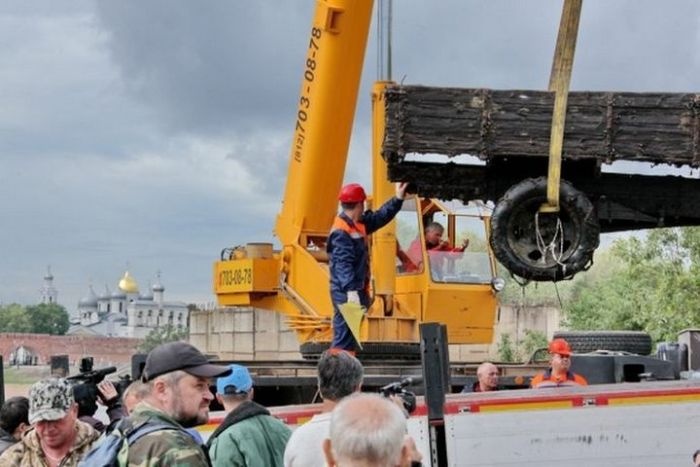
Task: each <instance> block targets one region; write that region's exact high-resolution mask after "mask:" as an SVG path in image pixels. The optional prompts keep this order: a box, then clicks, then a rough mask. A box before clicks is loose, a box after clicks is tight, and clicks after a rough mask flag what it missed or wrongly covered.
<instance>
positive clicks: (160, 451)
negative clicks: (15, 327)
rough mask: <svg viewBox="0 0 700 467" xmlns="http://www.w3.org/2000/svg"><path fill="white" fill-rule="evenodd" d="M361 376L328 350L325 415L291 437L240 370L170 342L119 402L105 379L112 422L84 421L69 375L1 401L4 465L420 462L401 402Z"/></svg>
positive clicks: (323, 371)
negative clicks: (219, 412)
mask: <svg viewBox="0 0 700 467" xmlns="http://www.w3.org/2000/svg"><path fill="white" fill-rule="evenodd" d="M362 378H363V367H362V364H361V363H360V362H359V361H358V360H357V359H356V358H355V357H354V356H353V355H351V354H350V353H348V352H345V351H337V350H329V351H327V352H325V353H324V354H323V355H322V356H321V358H320V360H319V363H318V388H319V391H320V394H321V397H322V398H323V403H322V412H321V413H320V414H318V415H316V416H315V417H314V418H313V419H311V420H310V421H309V422H308V423H306V424H303V425H301V426H300V427H299V428H297V429H296V430H295V431H294V432H292V430H291V429H290V428H289V427H288V426H286V425H285V424H284V423H283V422H282V421H280V420H279V419H277V418H276V417H274V416H272V415H271V414H270V412H269V411H268V410H267V409H266V408H265V407H263V406H261V405H259V404H258V403H256V402H254V401H253V395H254V386H253V379H252V377H251V375H250V373H249V371H248V369H247V368H246V367H244V366H242V365H228V366H225V365H216V364H212V363H210V362H209V361H208V360H207V358H206V357H205V356H204V355H203V354H202V353H201V352H200V351H199V350H197V349H196V348H195V347H193V346H191V345H190V344H187V343H185V342H172V343H167V344H163V345H160V346H158V347H156V348H155V349H154V350H152V351H151V352H150V353H149V354H148V356H147V358H146V362H145V366H144V368H143V374H142V376H141V378H140V379H139V380H136V381H134V382H133V383H131V385H129V386H128V387H127V388H126V389H125V390H124V392H123V394H121V396H120V397H119V396H118V395H117V396H116V398H115V395H116V394H117V393H116V389H115V388H114V386H113V385H112V384H111V383H109V382H107V381H103V382H101V383H100V384H99V385H98V389H99V391H98V392H99V400H100V402H101V403H102V404H103V405H105V407H106V408H107V409H108V414H109V419H110V420H109V423H108V424H104V423H103V422H102V421H100V420H98V419H97V418H95V417H94V412H91V413H87V414H84V415H80V408H79V405H80V404H79V403H78V402H76V399H75V392H74V390H75V387H76V386H75V385H74V384H72V383H71V382H70V381H69V380H67V379H65V378H56V377H52V378H48V379H44V380H41V381H38V382H37V383H35V384H33V385H32V386H31V388H30V390H29V397H14V398H11V399H8V400H7V401H5V403H4V404H3V406H2V407H1V408H0V443H1V444H0V453H1V454H0V467H2V466H20V467H24V466H27V467H29V466H32V467H73V466H87V467H89V466H103V465H129V466H131V465H134V466H149V467H157V466H168V467H180V466H182V467H184V466H188V467H197V466H202V467H204V466H222V467H223V466H241V467H243V466H247V467H255V466H260V467H269V466H282V465H284V466H325V465H330V466H354V465H363V466H367V467H370V466H392V467H393V466H401V467H410V466H415V465H420V460H421V454H420V453H419V452H418V450H417V449H416V446H415V443H414V442H413V440H412V439H411V438H410V436H408V433H407V424H406V418H407V414H406V413H405V412H404V411H403V410H402V409H401V408H400V401H398V400H392V399H389V398H385V397H381V396H379V395H375V394H365V393H360V390H361V387H362ZM214 380H215V381H216V391H215V393H212V391H211V390H210V383H211V382H212V381H214ZM214 398H216V399H217V401H218V402H219V403H220V404H221V405H223V407H224V408H225V410H226V413H227V414H226V417H225V418H224V420H223V422H222V423H221V424H220V425H219V426H218V427H217V428H216V430H215V431H214V432H213V433H212V434H211V436H209V438H208V440H206V442H204V441H203V440H202V438H201V436H200V435H199V433H198V432H197V431H196V429H195V428H196V427H197V426H199V425H203V424H206V423H207V422H208V420H209V406H210V403H211V402H212V400H213V399H214ZM115 442H119V443H120V444H117V445H114V443H115ZM110 455H111V456H113V457H109V456H110Z"/></svg>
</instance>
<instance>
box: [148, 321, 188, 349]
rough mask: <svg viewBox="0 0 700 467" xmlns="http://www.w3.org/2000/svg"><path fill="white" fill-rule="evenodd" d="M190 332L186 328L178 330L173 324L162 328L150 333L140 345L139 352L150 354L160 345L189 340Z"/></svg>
mask: <svg viewBox="0 0 700 467" xmlns="http://www.w3.org/2000/svg"><path fill="white" fill-rule="evenodd" d="M187 337H188V332H187V329H185V328H178V327H176V326H173V325H171V324H168V325H165V326H161V327H159V328H156V329H154V330H153V331H151V332H149V333H148V335H147V336H146V338H145V339H144V340H143V342H142V343H141V345H139V348H138V350H139V352H142V353H148V352H150V351H151V350H153V349H154V348H155V347H158V346H159V345H160V344H165V343H166V342H175V341H182V340H187Z"/></svg>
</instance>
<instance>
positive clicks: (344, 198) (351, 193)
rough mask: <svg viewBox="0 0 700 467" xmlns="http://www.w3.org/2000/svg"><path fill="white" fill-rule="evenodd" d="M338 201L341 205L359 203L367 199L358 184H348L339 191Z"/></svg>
mask: <svg viewBox="0 0 700 467" xmlns="http://www.w3.org/2000/svg"><path fill="white" fill-rule="evenodd" d="M338 199H339V200H340V202H342V203H361V202H362V201H364V200H366V199H367V195H366V194H365V190H364V188H362V186H361V185H360V184H359V183H350V184H348V185H345V186H344V187H343V188H341V189H340V194H339V195H338Z"/></svg>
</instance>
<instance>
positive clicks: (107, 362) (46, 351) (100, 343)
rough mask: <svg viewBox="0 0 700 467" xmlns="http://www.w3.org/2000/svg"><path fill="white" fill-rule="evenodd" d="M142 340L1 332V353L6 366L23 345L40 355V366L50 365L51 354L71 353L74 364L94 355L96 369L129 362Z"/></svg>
mask: <svg viewBox="0 0 700 467" xmlns="http://www.w3.org/2000/svg"><path fill="white" fill-rule="evenodd" d="M141 342H142V340H141V339H132V338H126V337H99V336H50V335H47V334H22V333H0V353H2V358H3V362H4V363H5V364H6V365H7V364H8V363H9V361H10V354H11V353H12V352H14V351H15V350H16V349H18V348H19V347H22V346H23V347H25V348H27V349H28V350H29V351H31V352H32V353H33V354H34V355H36V356H37V357H38V362H37V364H39V365H47V364H49V363H50V362H51V356H52V355H68V360H69V362H70V364H71V365H77V364H78V362H79V361H80V358H81V357H93V359H94V368H95V369H99V368H102V367H105V366H120V365H126V364H130V363H131V356H132V355H133V354H135V353H136V348H137V347H138V346H139V344H140V343H141Z"/></svg>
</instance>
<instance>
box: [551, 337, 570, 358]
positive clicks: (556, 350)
mask: <svg viewBox="0 0 700 467" xmlns="http://www.w3.org/2000/svg"><path fill="white" fill-rule="evenodd" d="M548 350H549V353H551V354H559V355H563V356H565V357H570V356H571V347H570V346H569V343H568V342H566V341H565V340H564V339H562V338H561V337H558V338H556V339H554V340H552V342H550V343H549V347H548Z"/></svg>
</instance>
